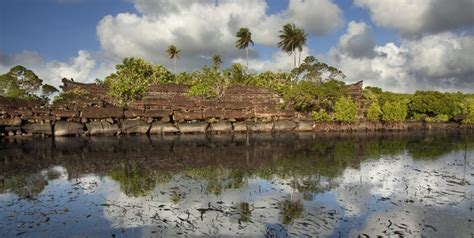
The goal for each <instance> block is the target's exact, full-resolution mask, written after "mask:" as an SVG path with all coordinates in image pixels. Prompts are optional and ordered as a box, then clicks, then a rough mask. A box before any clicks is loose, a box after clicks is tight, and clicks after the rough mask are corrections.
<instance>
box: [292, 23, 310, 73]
mask: <svg viewBox="0 0 474 238" xmlns="http://www.w3.org/2000/svg"><path fill="white" fill-rule="evenodd" d="M295 34H296V48H298V51H299V55H298V65H300V64H301V52H302V51H303V46H304V45H306V42H307V41H308V33H306V32H305V31H304V29H296V33H295Z"/></svg>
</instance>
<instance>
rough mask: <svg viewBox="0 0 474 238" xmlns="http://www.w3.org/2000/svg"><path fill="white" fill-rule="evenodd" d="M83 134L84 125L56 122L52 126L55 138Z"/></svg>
mask: <svg viewBox="0 0 474 238" xmlns="http://www.w3.org/2000/svg"><path fill="white" fill-rule="evenodd" d="M82 133H84V125H83V124H81V123H77V122H67V121H58V122H56V123H55V124H54V135H55V136H68V135H80V134H82Z"/></svg>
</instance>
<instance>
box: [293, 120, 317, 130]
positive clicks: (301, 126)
mask: <svg viewBox="0 0 474 238" xmlns="http://www.w3.org/2000/svg"><path fill="white" fill-rule="evenodd" d="M313 126H314V122H313V121H299V122H298V125H297V126H296V128H295V131H312V130H313Z"/></svg>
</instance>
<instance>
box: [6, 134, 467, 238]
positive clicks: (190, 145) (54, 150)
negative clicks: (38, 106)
mask: <svg viewBox="0 0 474 238" xmlns="http://www.w3.org/2000/svg"><path fill="white" fill-rule="evenodd" d="M0 150H1V153H0V236H1V237H3V236H6V237H10V236H15V235H21V236H27V237H41V236H43V237H49V236H52V235H54V236H56V235H59V236H91V235H92V236H111V235H115V236H126V237H136V236H143V237H149V236H158V237H161V236H175V235H193V236H196V235H197V236H201V235H244V236H268V237H272V236H273V237H275V236H276V237H285V236H300V235H316V236H334V237H339V236H358V235H361V236H363V235H364V234H367V235H371V236H376V235H380V236H391V235H406V236H420V235H424V236H439V237H443V236H448V235H449V236H453V235H454V236H467V237H469V236H472V235H474V230H473V228H472V227H474V226H473V220H474V213H473V211H472V207H473V188H474V185H473V182H474V179H473V176H474V174H473V172H472V171H473V170H472V169H473V167H474V159H473V158H472V152H473V151H474V136H473V134H469V133H468V134H465V133H454V134H453V133H449V134H416V133H385V134H360V135H357V134H352V135H347V134H331V135H314V134H279V135H271V134H265V135H251V136H250V137H247V135H214V136H202V135H190V136H180V137H178V136H170V137H161V136H156V137H146V136H143V137H141V136H136V137H131V136H130V137H119V138H115V137H94V138H56V139H52V138H43V139H38V138H35V139H33V138H27V139H25V138H8V139H4V141H3V143H2V144H1V145H0Z"/></svg>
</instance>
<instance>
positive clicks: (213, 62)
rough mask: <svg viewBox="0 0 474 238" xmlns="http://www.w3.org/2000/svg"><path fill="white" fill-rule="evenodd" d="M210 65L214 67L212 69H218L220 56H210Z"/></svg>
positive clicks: (220, 62)
mask: <svg viewBox="0 0 474 238" xmlns="http://www.w3.org/2000/svg"><path fill="white" fill-rule="evenodd" d="M212 64H213V65H214V69H216V70H217V69H219V67H220V65H221V64H222V58H221V56H220V55H213V56H212Z"/></svg>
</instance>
